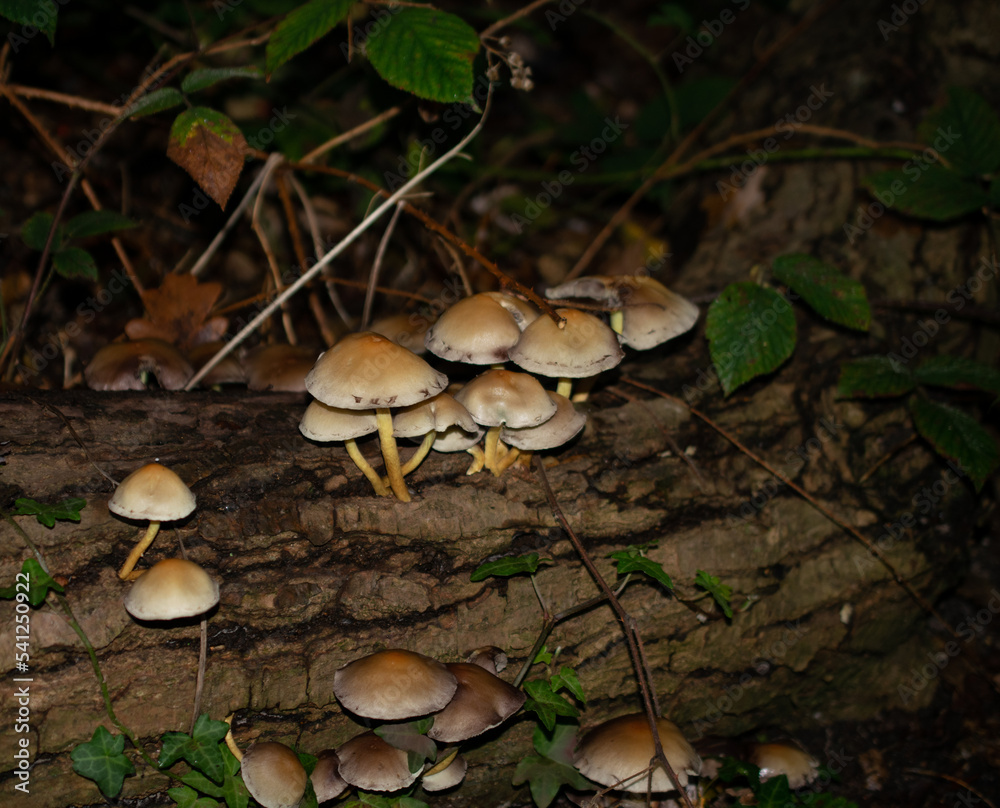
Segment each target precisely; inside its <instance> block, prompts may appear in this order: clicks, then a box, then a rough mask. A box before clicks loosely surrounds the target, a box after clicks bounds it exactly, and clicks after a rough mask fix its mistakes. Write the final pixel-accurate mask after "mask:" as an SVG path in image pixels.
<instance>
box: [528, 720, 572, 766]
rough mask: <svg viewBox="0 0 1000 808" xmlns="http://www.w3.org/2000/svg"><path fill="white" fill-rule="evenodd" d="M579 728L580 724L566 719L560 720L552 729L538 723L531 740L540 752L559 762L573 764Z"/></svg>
mask: <svg viewBox="0 0 1000 808" xmlns="http://www.w3.org/2000/svg"><path fill="white" fill-rule="evenodd" d="M579 730H580V726H579V725H578V724H575V723H567V722H565V721H560V722H558V723H557V724H556V726H555V728H554V729H552V730H551V731H546V730H545V729H543V728H542V727H540V726H538V725H537V724H536V725H535V731H534V732H533V733H532V735H531V740H532V743H533V745H534V747H535V751H536V752H538V754H540V755H542V756H543V757H547V758H551V759H552V760H554V761H556V762H557V763H565V764H566V765H567V766H572V765H573V750H574V749H576V735H577V732H579Z"/></svg>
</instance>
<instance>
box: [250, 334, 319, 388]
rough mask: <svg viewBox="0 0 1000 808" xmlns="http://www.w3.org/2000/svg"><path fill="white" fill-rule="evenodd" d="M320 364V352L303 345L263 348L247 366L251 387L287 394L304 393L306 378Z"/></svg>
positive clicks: (260, 348)
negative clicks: (318, 355) (317, 359)
mask: <svg viewBox="0 0 1000 808" xmlns="http://www.w3.org/2000/svg"><path fill="white" fill-rule="evenodd" d="M315 363H316V351H315V350H314V349H312V348H305V347H303V346H301V345H284V344H281V345H263V346H261V347H259V348H255V349H254V350H253V351H251V352H250V355H249V356H247V358H246V361H245V362H244V363H243V364H244V366H245V367H246V373H247V388H248V389H250V390H272V391H275V392H279V391H280V392H285V393H304V392H305V390H306V376H307V375H308V373H309V371H310V370H311V369H312V367H313V365H314V364H315Z"/></svg>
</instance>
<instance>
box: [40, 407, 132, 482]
mask: <svg viewBox="0 0 1000 808" xmlns="http://www.w3.org/2000/svg"><path fill="white" fill-rule="evenodd" d="M28 400H29V401H31V402H32V403H33V404H34V405H35V406H37V407H40V408H41V409H43V410H48V411H49V412H51V413H52V414H53V415H55V416H56V417H57V418H59V419H61V420H62V422H63V423H64V424H65V425H66V429H68V430H69V434H70V435H72V436H73V440H75V441H76V442H77V445H78V446H79V447H80V448H81V449H82V450H83V453H84V454H85V455H86V456H87V460H89V461H90V465H92V466H93V467H94V468H95V469H97V472H98V474H100V475H101V476H102V477H104V479H106V480H107V481H108V482H109V483H111V485H112V487H114V488H117V487H118V480H116V479H115V478H114V477H112V476H111V475H110V474H108V473H107V472H106V471H105V470H104V469H102V468H101V467H100V466H98V465H97V463H95V462H94V458H93V457H91V456H90V451H89V450H88V449H87V447H86V445H84V442H83V441H82V440H80V436H79V435H78V434H77V433H76V430H75V429H73V425H72V424H71V423H70V422H69V418H67V417H66V416H65V415H63V414H62V412H61V411H60V409H59V408H58V407H56V406H55V405H54V404H49V403H45V404H42V403H41V402H39V401H35V399H33V398H31V397H30V396H29V398H28Z"/></svg>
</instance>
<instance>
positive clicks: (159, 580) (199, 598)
mask: <svg viewBox="0 0 1000 808" xmlns="http://www.w3.org/2000/svg"><path fill="white" fill-rule="evenodd" d="M218 602H219V584H218V583H216V582H215V581H214V580H213V579H212V578H211V576H209V574H208V573H207V572H205V571H204V570H203V569H202V568H201V567H199V566H198V565H197V564H195V563H194V562H193V561H187V560H186V559H183V558H165V559H163V560H162V561H159V562H157V563H156V564H154V565H153V566H152V567H151V568H150V569H149V571H148V572H147V573H145V574H144V575H143V576H142V577H141V578H139V579H138V580H137V581H136V582H135V583H134V584H132V588H131V589H129V591H128V594H126V595H125V599H124V603H125V609H126V611H128V613H129V614H130V615H132V616H133V617H135V618H136V619H138V620H179V619H180V618H183V617H196V616H198V615H200V614H204V613H205V612H207V611H208V610H209V609H211V608H212V607H214V606H215V605H216V604H217V603H218Z"/></svg>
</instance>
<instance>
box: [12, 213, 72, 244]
mask: <svg viewBox="0 0 1000 808" xmlns="http://www.w3.org/2000/svg"><path fill="white" fill-rule="evenodd" d="M52 220H53V216H52V214H51V213H44V212H42V211H39V212H38V213H36V214H34V215H33V216H32V217H31V218H30V219H28V221H26V222H25V223H24V226H23V227H22V228H21V238H22V239H24V243H25V244H27V245H28V246H29V247H30V248H31V249H33V250H37V251H38V252H41V251H42V250H44V249H45V242H46V241H47V240H48V238H49V230H51V229H52ZM61 242H62V238H61V232H60V231H58V230H57V231H56V235H55V237H54V238H53V240H52V246H53V248H58V247H59V244H60V243H61Z"/></svg>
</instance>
